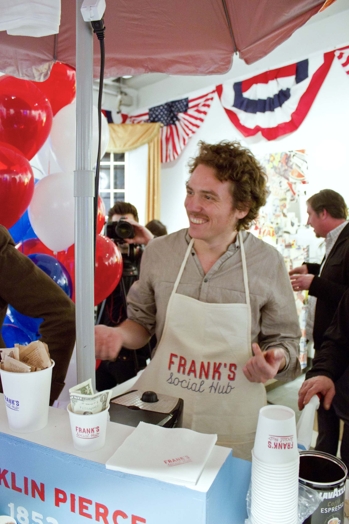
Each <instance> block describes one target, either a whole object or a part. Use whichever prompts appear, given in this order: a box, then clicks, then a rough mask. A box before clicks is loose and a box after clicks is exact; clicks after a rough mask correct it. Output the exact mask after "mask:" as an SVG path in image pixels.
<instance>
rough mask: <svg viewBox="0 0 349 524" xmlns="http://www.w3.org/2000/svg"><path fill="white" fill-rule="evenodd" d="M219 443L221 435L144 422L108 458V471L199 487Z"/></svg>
mask: <svg viewBox="0 0 349 524" xmlns="http://www.w3.org/2000/svg"><path fill="white" fill-rule="evenodd" d="M216 441H217V435H208V434H204V433H198V432H196V431H192V430H190V429H184V428H163V427H161V426H156V425H153V424H146V423H145V422H140V423H139V425H138V426H137V428H136V429H135V430H134V431H133V432H132V433H131V435H130V436H129V437H127V438H126V440H125V441H124V442H123V444H121V446H120V447H119V448H118V449H117V450H116V452H115V453H114V454H113V455H112V456H111V457H110V458H109V459H108V461H107V463H106V467H107V469H114V470H117V471H122V472H124V473H132V474H133V475H140V476H143V477H150V478H155V479H158V480H163V481H165V482H174V483H176V484H177V483H179V484H188V485H195V484H196V483H197V481H198V480H199V477H200V475H201V473H202V470H203V469H204V466H205V464H206V462H207V459H208V457H209V456H210V453H211V451H212V449H213V447H214V445H215V443H216Z"/></svg>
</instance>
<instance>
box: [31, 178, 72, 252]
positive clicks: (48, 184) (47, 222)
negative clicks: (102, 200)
mask: <svg viewBox="0 0 349 524" xmlns="http://www.w3.org/2000/svg"><path fill="white" fill-rule="evenodd" d="M74 210H75V200H74V176H73V175H72V174H71V173H68V174H66V173H54V174H52V175H50V176H46V177H44V178H42V179H41V180H39V182H38V183H37V184H36V185H35V188H34V195H33V198H32V200H31V202H30V205H29V207H28V214H29V220H30V223H31V226H32V228H33V229H34V232H35V234H36V235H37V237H38V238H39V240H41V242H42V243H43V244H45V246H47V247H48V248H50V249H51V250H52V251H62V250H65V249H68V247H69V246H71V245H72V244H74Z"/></svg>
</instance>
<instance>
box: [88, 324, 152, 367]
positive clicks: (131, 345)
mask: <svg viewBox="0 0 349 524" xmlns="http://www.w3.org/2000/svg"><path fill="white" fill-rule="evenodd" d="M149 340H150V335H149V333H148V331H147V330H146V329H145V328H144V327H143V326H141V325H140V324H138V323H137V322H134V321H133V320H129V319H127V320H125V321H124V322H123V323H122V324H120V326H118V327H116V328H114V327H113V328H112V327H108V326H103V325H99V326H95V348H96V350H95V353H96V358H99V359H101V360H115V359H116V357H117V356H118V354H119V352H120V350H121V348H122V347H125V348H127V349H139V348H141V347H143V346H145V344H146V343H147V342H148V341H149Z"/></svg>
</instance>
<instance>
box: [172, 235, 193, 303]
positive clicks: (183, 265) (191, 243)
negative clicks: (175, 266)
mask: <svg viewBox="0 0 349 524" xmlns="http://www.w3.org/2000/svg"><path fill="white" fill-rule="evenodd" d="M193 244H194V239H193V238H192V239H191V241H190V242H189V246H188V249H187V251H186V253H185V255H184V259H183V262H182V265H181V268H180V270H179V273H178V275H177V278H176V282H175V283H174V286H173V290H172V294H174V293H176V292H177V287H178V284H179V281H180V279H181V277H182V273H183V271H184V268H185V264H186V263H187V260H188V257H189V255H190V252H191V249H192V247H193Z"/></svg>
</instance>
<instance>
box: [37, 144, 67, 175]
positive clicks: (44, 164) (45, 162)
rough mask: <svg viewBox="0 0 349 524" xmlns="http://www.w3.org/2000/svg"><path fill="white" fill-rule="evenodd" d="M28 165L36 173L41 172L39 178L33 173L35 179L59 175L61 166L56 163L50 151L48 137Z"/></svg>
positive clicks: (50, 146)
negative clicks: (53, 174)
mask: <svg viewBox="0 0 349 524" xmlns="http://www.w3.org/2000/svg"><path fill="white" fill-rule="evenodd" d="M30 165H31V166H32V167H33V168H35V169H36V170H37V171H39V172H41V176H39V175H38V176H37V174H36V172H35V171H34V175H35V178H39V179H40V178H43V177H44V176H46V175H51V174H52V173H60V172H61V171H62V168H61V166H60V165H59V164H58V162H57V158H56V155H55V154H54V152H53V149H52V143H51V137H48V139H47V140H46V142H45V143H44V145H43V146H42V148H41V149H39V151H38V152H37V153H36V155H35V156H34V158H32V160H31V161H30Z"/></svg>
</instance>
